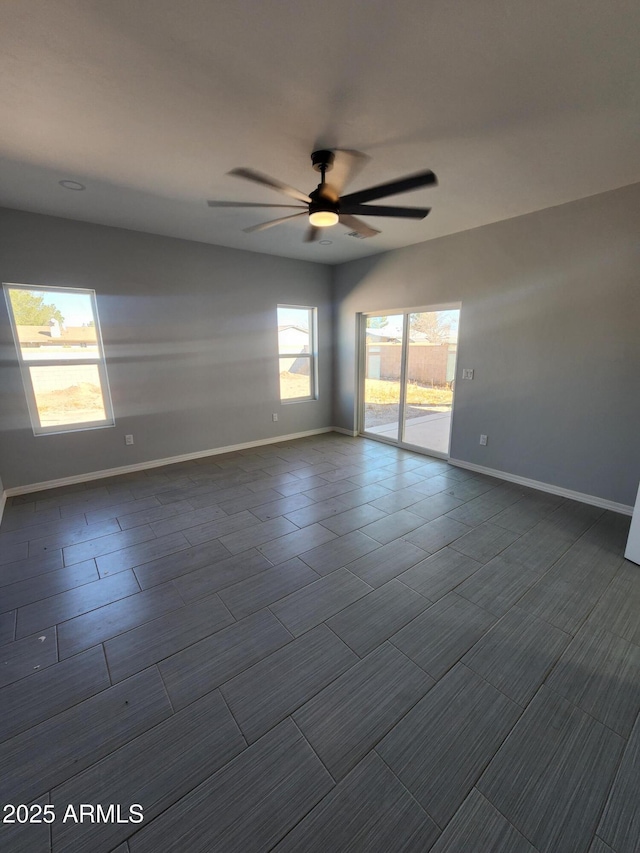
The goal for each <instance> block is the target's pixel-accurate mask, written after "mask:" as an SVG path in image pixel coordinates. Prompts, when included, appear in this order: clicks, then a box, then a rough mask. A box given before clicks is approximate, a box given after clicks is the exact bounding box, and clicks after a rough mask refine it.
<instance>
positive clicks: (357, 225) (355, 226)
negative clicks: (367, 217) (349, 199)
mask: <svg viewBox="0 0 640 853" xmlns="http://www.w3.org/2000/svg"><path fill="white" fill-rule="evenodd" d="M340 222H341V223H342V225H345V226H346V227H347V228H348V229H349V230H350V231H357V232H358V234H360V236H361V237H375V236H376V234H379V233H380V232H379V231H376V229H375V228H371V227H370V226H369V225H367V224H366V223H365V222H363V221H362V220H361V219H356V217H355V216H349V214H348V213H341V214H340Z"/></svg>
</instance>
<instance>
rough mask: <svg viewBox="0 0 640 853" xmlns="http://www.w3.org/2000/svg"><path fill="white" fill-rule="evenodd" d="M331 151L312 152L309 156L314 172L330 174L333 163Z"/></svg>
mask: <svg viewBox="0 0 640 853" xmlns="http://www.w3.org/2000/svg"><path fill="white" fill-rule="evenodd" d="M335 156H336V155H335V154H334V153H333V151H314V152H313V154H312V155H311V162H312V164H313V168H314V169H315V170H316V172H322V171H323V170H324V171H325V172H330V171H331V169H333V161H334V160H335Z"/></svg>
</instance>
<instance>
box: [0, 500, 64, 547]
mask: <svg viewBox="0 0 640 853" xmlns="http://www.w3.org/2000/svg"><path fill="white" fill-rule="evenodd" d="M59 520H60V510H59V509H58V508H57V507H54V508H53V509H48V510H43V511H42V512H36V511H35V504H33V503H31V504H29V505H24V506H15V505H13V504H10V503H7V506H6V507H5V510H4V514H3V516H2V532H3V533H9V532H11V531H12V530H21V529H22V528H26V527H36V526H39V525H42V524H47V523H48V522H50V521H59ZM27 538H30V537H27Z"/></svg>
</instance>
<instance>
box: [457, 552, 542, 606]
mask: <svg viewBox="0 0 640 853" xmlns="http://www.w3.org/2000/svg"><path fill="white" fill-rule="evenodd" d="M537 582H538V575H536V574H535V572H532V571H530V570H529V569H524V568H523V567H522V566H520V565H519V564H518V563H514V562H512V561H511V560H510V559H509V558H508V557H507V556H506V554H504V553H503V554H498V556H497V557H494V558H493V559H492V560H490V561H489V562H488V563H485V565H484V566H482V568H480V569H478V571H477V572H474V573H473V574H472V575H471V577H469V578H467V580H466V581H463V582H462V583H461V584H460V585H459V586H457V587H456V592H457V593H458V594H459V595H462V596H463V597H464V598H466V599H467V600H468V601H473V602H474V604H477V605H478V607H484V609H485V610H489V611H490V612H491V613H494V614H495V615H496V616H503V615H504V614H505V613H506V612H507V611H508V610H509V609H510V608H511V607H513V605H514V604H515V603H516V602H517V601H518V600H519V599H521V598H522V597H523V595H524V594H525V593H526V592H527V591H528V590H530V589H531V588H532V587H533V586H534V585H535V584H536V583H537Z"/></svg>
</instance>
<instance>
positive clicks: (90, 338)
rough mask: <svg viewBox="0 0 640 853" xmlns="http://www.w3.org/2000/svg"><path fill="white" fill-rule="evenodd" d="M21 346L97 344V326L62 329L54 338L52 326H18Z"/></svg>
mask: <svg viewBox="0 0 640 853" xmlns="http://www.w3.org/2000/svg"><path fill="white" fill-rule="evenodd" d="M16 329H17V332H18V340H19V341H20V343H21V344H39V345H40V346H45V347H46V346H60V344H61V343H62V344H95V343H96V329H95V326H71V327H69V328H66V329H60V335H59V336H56V337H52V335H51V326H16Z"/></svg>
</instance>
